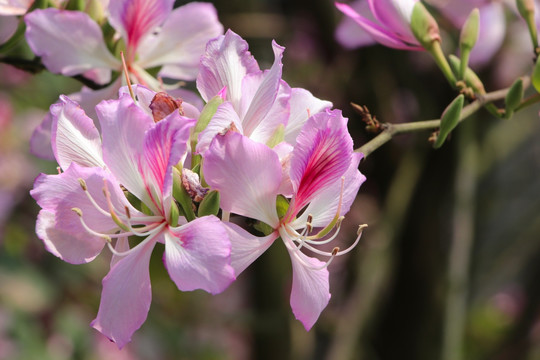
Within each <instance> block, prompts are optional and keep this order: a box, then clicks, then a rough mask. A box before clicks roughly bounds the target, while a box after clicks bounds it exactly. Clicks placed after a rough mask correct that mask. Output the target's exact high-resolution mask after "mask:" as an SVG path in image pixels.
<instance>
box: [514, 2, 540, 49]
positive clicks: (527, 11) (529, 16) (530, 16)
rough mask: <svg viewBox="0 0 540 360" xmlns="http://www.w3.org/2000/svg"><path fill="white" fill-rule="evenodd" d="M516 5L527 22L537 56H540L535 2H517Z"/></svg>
mask: <svg viewBox="0 0 540 360" xmlns="http://www.w3.org/2000/svg"><path fill="white" fill-rule="evenodd" d="M516 5H517V8H518V11H519V13H520V15H521V16H522V17H523V19H525V22H526V23H527V27H528V28H529V34H530V36H531V41H532V43H533V47H534V51H535V53H536V54H538V49H537V48H538V33H537V30H536V21H535V19H534V11H535V4H534V0H516Z"/></svg>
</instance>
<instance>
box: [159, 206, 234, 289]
mask: <svg viewBox="0 0 540 360" xmlns="http://www.w3.org/2000/svg"><path fill="white" fill-rule="evenodd" d="M164 237H165V254H164V263H165V265H166V268H167V271H168V272H169V276H170V277H171V279H172V280H173V281H174V282H175V284H176V286H177V287H178V289H180V290H182V291H191V290H196V289H202V290H205V291H207V292H209V293H211V294H218V293H220V292H222V291H223V290H225V289H226V288H227V287H228V286H229V285H230V284H231V282H233V281H234V280H235V279H236V276H235V273H234V269H233V268H232V267H231V243H230V240H229V237H228V234H227V231H226V229H225V227H224V226H223V224H222V223H221V221H220V220H219V219H218V218H217V217H215V216H205V217H202V218H197V219H195V220H193V221H191V222H189V223H187V224H185V225H182V226H179V227H177V228H171V229H170V231H167V232H165V233H164Z"/></svg>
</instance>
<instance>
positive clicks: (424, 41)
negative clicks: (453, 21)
mask: <svg viewBox="0 0 540 360" xmlns="http://www.w3.org/2000/svg"><path fill="white" fill-rule="evenodd" d="M411 30H412V32H413V34H414V36H415V37H416V39H417V40H418V42H419V43H420V44H421V45H422V46H423V47H424V48H425V49H430V48H431V46H432V44H433V42H436V41H438V42H440V41H441V35H440V32H439V25H438V24H437V21H435V19H434V18H433V16H431V14H430V13H429V11H428V10H427V9H426V8H425V7H424V5H423V4H422V3H421V2H417V3H416V4H415V5H414V8H413V12H412V16H411Z"/></svg>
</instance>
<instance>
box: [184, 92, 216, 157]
mask: <svg viewBox="0 0 540 360" xmlns="http://www.w3.org/2000/svg"><path fill="white" fill-rule="evenodd" d="M223 101H224V100H223V98H222V97H221V96H220V95H219V94H218V95H216V96H214V97H213V98H212V99H210V101H208V103H206V105H205V106H204V108H203V109H202V111H201V114H200V115H199V119H197V123H196V124H195V128H194V129H193V133H192V134H191V137H190V141H191V151H192V152H193V153H195V147H196V146H197V138H198V137H199V134H200V133H201V131H203V130H204V129H206V127H207V126H208V123H209V122H210V120H211V119H212V117H213V116H214V114H215V113H216V111H217V108H218V106H219V105H221V104H223Z"/></svg>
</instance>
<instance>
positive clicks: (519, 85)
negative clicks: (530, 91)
mask: <svg viewBox="0 0 540 360" xmlns="http://www.w3.org/2000/svg"><path fill="white" fill-rule="evenodd" d="M522 99H523V80H522V79H521V78H520V79H517V80H516V81H515V82H514V83H513V84H512V86H511V87H510V90H508V93H507V94H506V98H505V105H506V106H505V110H506V111H505V117H507V118H509V117H511V116H512V113H513V112H514V110H515V109H516V108H517V107H518V106H519V104H521V100H522Z"/></svg>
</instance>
